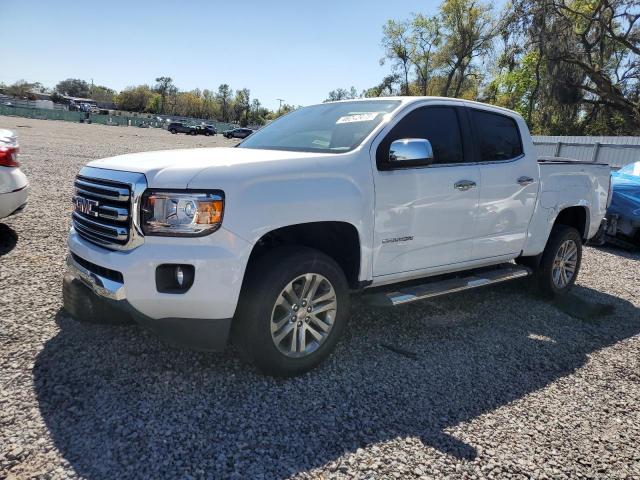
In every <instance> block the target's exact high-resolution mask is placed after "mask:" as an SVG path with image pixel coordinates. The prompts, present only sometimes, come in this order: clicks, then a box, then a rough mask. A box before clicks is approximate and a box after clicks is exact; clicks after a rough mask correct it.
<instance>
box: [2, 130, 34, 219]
mask: <svg viewBox="0 0 640 480" xmlns="http://www.w3.org/2000/svg"><path fill="white" fill-rule="evenodd" d="M18 150H19V146H18V138H17V137H16V135H15V134H14V133H13V132H12V131H11V130H3V129H0V218H5V217H8V216H9V215H13V214H15V213H18V212H20V211H21V210H23V209H24V207H25V206H26V205H27V197H28V195H29V182H28V180H27V177H26V176H25V174H24V173H22V171H20V168H19V167H20V163H19V162H18Z"/></svg>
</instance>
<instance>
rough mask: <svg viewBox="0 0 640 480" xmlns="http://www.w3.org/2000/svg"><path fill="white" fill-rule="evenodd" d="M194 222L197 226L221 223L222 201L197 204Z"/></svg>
mask: <svg viewBox="0 0 640 480" xmlns="http://www.w3.org/2000/svg"><path fill="white" fill-rule="evenodd" d="M195 222H196V223H197V224H199V225H212V224H216V223H220V222H222V200H211V201H206V202H198V210H197V212H196V214H195Z"/></svg>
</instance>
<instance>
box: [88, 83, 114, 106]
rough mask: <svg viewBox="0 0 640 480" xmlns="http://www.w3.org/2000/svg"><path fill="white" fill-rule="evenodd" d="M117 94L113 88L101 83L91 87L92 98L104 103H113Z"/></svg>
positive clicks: (90, 96) (90, 95)
mask: <svg viewBox="0 0 640 480" xmlns="http://www.w3.org/2000/svg"><path fill="white" fill-rule="evenodd" d="M115 96H116V91H115V90H112V89H111V88H108V87H103V86H101V85H96V86H94V87H92V88H91V93H90V94H89V98H92V99H93V100H95V101H96V102H103V103H112V102H113V99H114V97H115Z"/></svg>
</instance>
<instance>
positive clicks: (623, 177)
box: [604, 162, 640, 249]
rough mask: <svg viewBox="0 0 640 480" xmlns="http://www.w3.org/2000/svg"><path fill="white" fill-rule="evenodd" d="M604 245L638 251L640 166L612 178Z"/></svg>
mask: <svg viewBox="0 0 640 480" xmlns="http://www.w3.org/2000/svg"><path fill="white" fill-rule="evenodd" d="M605 233H606V235H605V236H604V241H605V242H609V243H612V244H616V245H618V246H621V247H623V248H627V249H636V248H640V162H635V163H630V164H629V165H626V166H625V167H623V168H621V169H620V170H618V171H616V172H613V173H612V174H611V205H610V206H609V209H608V210H607V222H606V230H605Z"/></svg>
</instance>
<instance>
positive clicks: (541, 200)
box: [63, 97, 610, 376]
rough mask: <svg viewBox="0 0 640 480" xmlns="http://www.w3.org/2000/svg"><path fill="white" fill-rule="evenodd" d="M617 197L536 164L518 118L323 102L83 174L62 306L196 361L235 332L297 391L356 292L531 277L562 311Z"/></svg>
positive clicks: (573, 170)
mask: <svg viewBox="0 0 640 480" xmlns="http://www.w3.org/2000/svg"><path fill="white" fill-rule="evenodd" d="M245 130H247V129H245ZM609 180H610V171H609V166H608V165H606V164H598V163H591V162H579V161H574V160H570V159H566V158H551V157H542V158H539V157H538V156H537V154H536V149H535V147H534V145H533V142H532V139H531V135H530V134H529V130H528V128H527V125H526V123H525V121H524V119H523V118H522V117H521V116H520V115H519V114H518V113H516V112H513V111H510V110H506V109H503V108H499V107H495V106H491V105H485V104H481V103H477V102H471V101H466V100H458V99H445V98H435V97H391V98H376V99H361V100H352V101H342V102H333V103H324V104H320V105H314V106H310V107H306V108H301V109H299V110H296V111H294V112H291V113H289V114H288V115H286V116H283V117H280V118H279V119H277V120H275V121H273V122H272V123H270V124H269V125H267V126H265V127H263V128H261V129H260V130H258V131H256V132H255V133H253V134H252V135H251V136H249V137H248V138H246V139H245V140H244V141H242V142H241V143H240V144H239V145H238V146H237V148H198V149H191V150H170V151H165V152H147V153H136V154H127V155H122V156H118V157H113V158H106V159H102V160H95V161H92V162H90V163H89V164H88V165H87V166H85V167H84V168H82V170H81V171H80V173H79V175H78V177H77V178H76V180H75V188H76V194H75V198H74V201H75V211H74V212H73V215H72V228H71V229H70V232H69V238H68V246H69V251H70V256H69V257H68V273H67V274H66V275H65V278H64V290H63V291H64V305H65V308H66V310H67V311H68V312H69V313H70V314H71V315H72V316H74V317H76V318H79V319H85V320H88V321H94V322H95V321H100V319H101V318H104V319H108V320H113V319H114V318H132V319H134V320H135V321H137V322H138V323H140V324H142V325H144V326H146V327H148V328H150V329H152V330H154V331H155V332H157V333H158V334H159V335H161V336H164V337H165V338H167V339H168V340H169V341H172V342H174V343H179V344H183V345H188V346H190V347H193V348H197V349H203V350H220V349H222V348H224V346H225V344H226V343H227V338H228V337H229V335H231V336H232V337H233V341H234V343H235V344H236V345H237V347H238V348H239V350H240V352H241V354H242V355H243V357H244V358H246V359H249V360H250V361H251V362H253V363H254V364H255V365H256V366H257V367H258V368H259V369H261V370H262V371H264V372H266V373H268V374H273V375H279V376H291V375H297V374H301V373H303V372H305V371H308V370H309V369H311V368H313V367H314V366H316V365H318V364H319V363H320V362H321V361H322V360H323V359H324V358H326V357H327V356H328V355H329V354H330V353H331V352H332V350H333V349H334V347H335V345H336V343H337V342H338V339H339V338H340V336H341V334H342V332H343V331H344V330H345V329H346V328H348V324H347V320H348V318H349V308H350V294H351V293H352V292H358V291H364V292H363V295H362V297H361V300H362V301H363V302H366V303H368V304H370V305H374V306H387V307H394V306H397V305H402V304H406V303H409V302H414V301H418V300H423V299H427V298H432V297H435V296H438V295H444V294H450V293H454V292H459V291H462V290H467V289H470V288H476V287H480V286H485V285H491V284H496V283H499V282H504V281H509V280H515V279H518V278H525V277H530V279H531V281H532V285H535V286H536V287H537V288H539V289H540V290H541V291H542V292H543V293H544V294H545V295H547V296H559V295H564V294H566V293H567V292H568V291H570V290H571V288H572V286H573V284H574V282H575V281H576V277H577V275H578V272H579V270H580V263H581V261H582V246H583V243H584V242H585V241H587V240H588V239H590V238H592V237H593V236H594V235H595V234H596V232H597V231H598V229H599V226H600V223H601V222H602V219H603V218H604V215H605V212H606V209H607V202H608V199H609V187H610V181H609ZM502 294H508V293H507V291H502ZM374 350H375V349H374ZM374 350H372V351H371V355H375V351H374Z"/></svg>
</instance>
